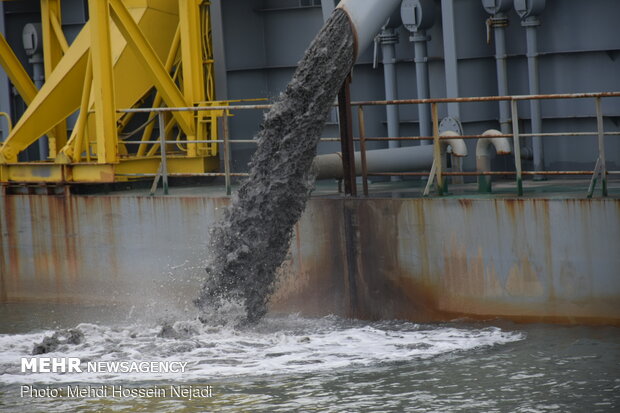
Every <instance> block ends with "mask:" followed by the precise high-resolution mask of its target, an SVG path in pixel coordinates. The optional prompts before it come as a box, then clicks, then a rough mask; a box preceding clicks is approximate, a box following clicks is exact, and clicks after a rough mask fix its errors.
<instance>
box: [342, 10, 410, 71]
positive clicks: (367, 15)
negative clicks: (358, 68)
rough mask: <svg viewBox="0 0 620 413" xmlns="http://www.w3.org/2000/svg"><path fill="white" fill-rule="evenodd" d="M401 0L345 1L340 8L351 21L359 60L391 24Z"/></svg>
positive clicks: (356, 54) (356, 56)
mask: <svg viewBox="0 0 620 413" xmlns="http://www.w3.org/2000/svg"><path fill="white" fill-rule="evenodd" d="M400 2H401V0H381V1H377V0H344V1H341V2H340V4H339V5H338V8H340V9H342V10H344V12H345V13H347V15H348V16H349V20H350V21H351V28H352V29H353V33H354V35H355V58H356V59H357V58H358V57H359V56H360V55H361V54H362V53H363V52H364V50H366V48H367V47H368V46H370V44H371V43H372V42H373V41H374V38H375V36H376V34H377V33H378V32H379V30H381V28H382V27H383V26H385V25H386V24H388V23H389V20H388V19H390V16H392V15H393V13H394V12H395V11H396V10H397V8H398V7H399V6H400Z"/></svg>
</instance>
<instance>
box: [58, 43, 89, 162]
mask: <svg viewBox="0 0 620 413" xmlns="http://www.w3.org/2000/svg"><path fill="white" fill-rule="evenodd" d="M92 87H93V65H92V59H91V57H90V54H89V56H88V64H87V65H86V77H85V78H84V88H83V90H82V102H81V103H80V114H79V115H78V118H77V121H76V123H75V126H74V127H73V132H72V133H71V138H70V139H69V142H68V143H67V145H66V146H65V147H64V148H62V150H61V151H60V152H59V153H58V156H57V157H56V163H64V164H68V163H72V162H80V160H81V157H82V150H84V141H85V140H86V136H85V135H86V123H87V120H88V115H89V113H88V109H89V107H90V105H89V103H90V95H91V89H92ZM89 150H90V148H89V145H88V143H87V142H86V151H87V152H88V151H89Z"/></svg>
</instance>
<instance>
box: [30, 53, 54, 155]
mask: <svg viewBox="0 0 620 413" xmlns="http://www.w3.org/2000/svg"><path fill="white" fill-rule="evenodd" d="M28 62H30V63H32V80H33V81H34V86H35V87H36V88H37V90H41V87H42V86H43V83H45V66H44V65H43V56H41V54H39V53H37V54H35V55H33V56H32V57H31V58H30V59H28ZM37 145H38V147H39V159H40V160H42V161H44V160H46V159H47V158H48V157H49V142H48V137H47V136H41V137H40V138H39V140H38V141H37Z"/></svg>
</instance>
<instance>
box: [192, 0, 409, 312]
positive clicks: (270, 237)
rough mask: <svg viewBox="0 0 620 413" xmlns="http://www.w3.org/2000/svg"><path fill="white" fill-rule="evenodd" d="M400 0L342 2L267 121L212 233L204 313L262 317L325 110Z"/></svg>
mask: <svg viewBox="0 0 620 413" xmlns="http://www.w3.org/2000/svg"><path fill="white" fill-rule="evenodd" d="M399 3H400V2H399V1H398V0H389V1H380V2H379V1H374V0H356V1H350V0H349V1H344V2H342V3H341V5H340V6H339V8H337V9H336V10H335V11H334V13H333V14H332V15H331V17H330V18H329V20H328V21H327V22H326V23H325V25H324V27H323V29H321V31H320V32H319V34H318V35H317V37H316V38H315V39H314V41H313V42H312V43H311V45H310V47H309V48H308V50H307V51H306V53H305V56H304V57H303V59H302V60H301V62H300V63H299V66H298V68H297V70H296V71H295V74H294V75H293V79H292V80H291V81H290V83H289V84H288V86H287V88H286V90H285V91H284V92H283V93H282V94H281V95H280V96H279V98H278V99H277V101H276V102H275V104H274V105H273V107H272V108H271V110H270V111H269V112H268V113H267V115H266V116H265V120H264V122H263V124H262V127H261V131H260V132H259V133H258V135H257V137H256V139H257V141H258V147H257V150H256V152H255V153H254V155H253V157H252V160H251V162H250V172H249V178H248V179H247V180H246V181H245V182H244V183H243V184H242V185H241V187H240V188H239V190H238V192H237V193H236V194H235V196H234V198H233V200H232V204H231V206H230V207H229V208H228V209H227V211H226V214H225V217H224V219H223V221H222V222H221V223H219V224H218V225H216V226H215V228H213V230H212V233H211V240H210V245H209V251H210V257H209V265H208V267H207V273H208V277H207V280H206V282H205V283H204V285H203V287H202V290H201V293H200V296H199V297H198V298H197V299H196V301H195V302H196V304H197V305H198V306H199V307H200V308H201V309H202V311H203V312H204V314H205V316H206V317H208V314H209V313H210V312H212V311H215V312H217V311H218V310H219V309H220V308H221V307H222V306H223V305H226V304H227V303H229V302H230V301H231V300H232V301H235V302H239V303H240V304H242V305H243V306H244V307H245V313H246V318H247V320H248V321H250V322H252V321H256V320H258V319H260V318H261V317H262V316H263V315H265V313H266V312H267V302H268V300H269V296H270V295H271V293H272V292H273V289H274V281H275V277H276V275H275V274H276V270H277V269H278V267H279V266H280V265H281V264H282V262H283V261H284V259H285V257H286V254H287V252H288V248H289V243H290V240H291V236H292V233H293V227H294V225H295V223H296V222H297V221H298V220H299V218H300V216H301V214H302V212H303V210H304V208H305V205H306V200H307V199H308V196H309V194H310V191H311V188H312V184H313V182H314V177H313V174H312V172H311V165H312V161H313V159H314V156H315V155H316V147H317V144H318V142H319V139H320V137H321V132H322V129H323V126H324V124H325V121H326V118H327V115H328V113H329V109H330V107H331V105H332V104H333V102H334V99H335V97H336V95H337V93H338V90H339V89H340V87H341V85H342V84H343V81H344V80H345V78H346V76H347V74H348V73H349V72H350V70H351V68H352V67H353V64H354V62H355V58H356V54H357V53H356V50H357V51H358V52H359V51H360V50H363V47H364V46H365V45H367V43H369V42H370V40H372V38H373V36H374V34H375V33H376V32H377V31H378V30H379V28H380V27H381V25H382V24H383V23H385V21H386V19H387V18H388V17H389V15H390V14H391V12H392V11H393V10H395V9H396V7H397V6H398V5H399Z"/></svg>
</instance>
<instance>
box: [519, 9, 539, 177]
mask: <svg viewBox="0 0 620 413" xmlns="http://www.w3.org/2000/svg"><path fill="white" fill-rule="evenodd" d="M521 24H522V25H523V26H525V34H526V39H527V70H528V79H529V90H530V94H531V95H538V94H539V93H540V81H539V71H538V26H540V20H539V19H538V17H536V16H530V17H528V18H526V19H525V20H523V22H522V23H521ZM530 112H531V118H532V120H531V127H532V134H534V135H536V134H538V133H542V116H541V111H540V101H539V100H536V99H533V100H530ZM532 149H533V152H534V171H544V169H545V165H544V163H545V161H544V151H543V142H542V138H541V137H540V136H534V137H533V138H532ZM542 179H543V177H541V176H537V175H535V176H534V180H542Z"/></svg>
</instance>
